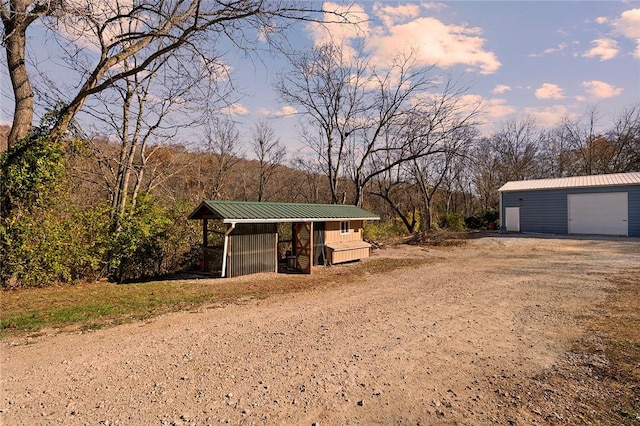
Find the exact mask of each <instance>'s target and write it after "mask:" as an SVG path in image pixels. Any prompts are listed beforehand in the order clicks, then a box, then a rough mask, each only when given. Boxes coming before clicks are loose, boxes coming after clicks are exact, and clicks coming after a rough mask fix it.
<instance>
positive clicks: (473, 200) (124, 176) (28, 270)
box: [0, 106, 640, 288]
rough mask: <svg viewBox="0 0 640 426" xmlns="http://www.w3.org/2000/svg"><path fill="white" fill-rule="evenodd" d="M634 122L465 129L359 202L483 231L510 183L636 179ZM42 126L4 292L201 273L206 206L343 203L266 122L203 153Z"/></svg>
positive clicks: (5, 255) (9, 166)
mask: <svg viewBox="0 0 640 426" xmlns="http://www.w3.org/2000/svg"><path fill="white" fill-rule="evenodd" d="M639 113H640V108H639V107H638V106H633V107H630V108H629V109H627V110H625V111H624V112H623V113H622V114H621V115H620V116H619V117H617V118H616V119H615V120H613V121H612V122H611V123H610V124H609V126H607V127H603V128H604V129H605V130H603V131H600V132H596V131H595V128H593V127H592V124H593V117H594V114H596V112H595V111H592V112H591V113H590V114H588V115H586V116H585V117H581V118H580V119H577V120H573V121H571V120H566V119H565V120H562V121H561V122H560V123H559V124H558V125H557V126H555V127H553V128H551V129H541V128H538V127H536V125H535V121H534V120H533V119H532V118H530V117H520V118H514V119H511V120H509V121H506V122H504V123H503V124H502V126H501V127H500V128H499V130H497V131H496V132H494V133H493V134H492V135H489V136H486V137H479V136H478V132H472V133H468V134H466V136H471V137H468V138H467V139H465V142H464V143H462V144H457V145H456V149H455V153H453V152H447V150H443V152H438V153H434V154H432V155H430V156H429V157H428V160H429V161H428V162H427V163H425V164H416V162H415V161H412V160H408V161H406V162H403V163H400V164H398V165H396V166H395V167H392V168H389V170H388V172H387V173H384V174H381V175H380V176H378V177H376V178H375V179H371V180H370V181H368V182H367V183H366V185H364V187H363V189H362V195H360V196H361V197H362V202H361V204H362V205H363V207H364V208H366V209H370V210H372V211H374V212H376V213H378V214H379V215H380V216H381V217H382V224H381V225H376V226H377V228H380V227H382V228H386V229H387V231H394V232H415V231H418V230H426V229H429V228H433V227H451V228H454V229H462V228H463V227H465V225H466V226H467V227H486V226H487V224H488V222H489V221H493V220H496V219H497V213H496V210H497V207H498V198H497V189H498V188H499V187H500V186H501V185H502V184H504V183H505V182H507V181H509V180H521V179H534V178H549V177H562V176H572V175H583V174H600V173H615V172H628V171H638V170H640V114H639ZM584 123H589V125H587V124H584ZM46 125H47V120H46V119H45V121H44V122H43V124H42V126H41V127H39V128H36V129H34V131H33V132H32V135H31V136H30V138H29V139H28V140H25V141H23V142H22V143H20V144H17V145H15V146H13V147H12V148H11V149H10V150H9V151H7V152H5V153H4V154H2V156H1V158H0V167H1V173H2V176H1V178H2V187H1V190H0V196H1V204H0V208H1V213H2V222H1V224H0V238H1V242H2V245H1V250H2V251H1V252H0V254H1V257H2V262H1V264H0V274H1V277H2V286H3V287H5V288H14V287H24V286H44V285H49V284H52V283H58V282H75V281H79V280H95V279H99V278H107V279H110V280H113V281H117V282H121V281H123V280H127V279H136V278H140V277H144V276H156V275H162V274H168V273H172V272H175V271H178V270H182V269H188V268H192V267H194V266H195V265H197V264H198V260H199V258H200V243H201V234H200V233H201V230H200V225H199V224H198V223H192V222H189V221H188V220H187V216H188V214H189V213H190V212H191V210H192V209H193V208H194V207H195V206H197V205H198V204H199V203H200V202H201V201H202V200H203V199H227V200H253V201H279V202H309V203H331V202H333V201H334V200H333V198H332V197H333V193H332V190H331V186H330V181H329V177H328V176H327V173H326V172H324V171H323V168H322V164H321V162H319V161H314V159H313V158H308V157H302V156H286V155H285V150H284V148H283V146H282V145H281V144H280V141H279V140H278V139H277V138H276V137H275V134H274V132H273V130H272V129H271V127H270V125H269V123H268V122H264V121H263V122H260V123H258V124H256V125H255V128H254V129H253V131H252V132H251V133H250V134H249V135H246V136H244V137H241V135H240V132H239V131H238V130H237V129H236V128H235V125H234V124H233V123H232V122H230V121H225V122H224V123H223V122H222V121H221V122H219V123H218V128H217V129H215V130H214V131H213V132H212V133H211V138H210V141H209V143H208V144H207V145H206V146H200V147H199V148H198V149H194V148H192V149H187V148H186V147H184V146H178V145H167V144H165V145H149V146H148V147H147V148H146V150H144V151H142V150H141V149H140V146H136V148H135V149H131V147H130V146H128V145H127V144H126V143H124V144H123V143H114V142H113V141H109V140H108V139H107V138H105V137H93V138H90V139H81V138H75V139H68V138H67V139H55V138H51V137H49V136H48V131H47V127H46ZM5 130H6V129H5ZM5 133H6V132H5ZM123 151H124V153H123ZM241 152H244V154H240V153H241ZM453 154H455V155H453ZM127 155H130V156H131V157H127ZM123 164H125V167H123V166H122V165H123ZM416 171H419V172H420V173H421V174H417V173H415V172H416ZM335 191H337V192H338V193H339V194H340V197H341V198H342V199H341V200H340V202H345V203H354V202H355V200H356V197H357V196H358V195H357V192H358V190H357V188H356V187H355V185H354V183H353V181H352V180H351V179H350V178H349V176H348V175H342V176H340V177H339V178H338V179H337V180H336V182H335Z"/></svg>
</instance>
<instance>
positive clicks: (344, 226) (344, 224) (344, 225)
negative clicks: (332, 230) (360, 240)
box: [340, 220, 350, 235]
mask: <svg viewBox="0 0 640 426" xmlns="http://www.w3.org/2000/svg"><path fill="white" fill-rule="evenodd" d="M349 228H350V226H349V221H348V220H343V221H341V222H340V235H346V234H348V233H349Z"/></svg>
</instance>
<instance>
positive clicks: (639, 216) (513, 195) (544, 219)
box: [500, 185, 640, 237]
mask: <svg viewBox="0 0 640 426" xmlns="http://www.w3.org/2000/svg"><path fill="white" fill-rule="evenodd" d="M611 192H626V193H627V194H628V203H629V217H628V220H629V236H630V237H640V186H637V185H630V186H611V187H595V188H567V189H555V190H540V191H508V192H503V193H502V211H501V212H500V213H501V217H505V216H504V214H505V209H506V208H507V207H520V232H533V233H551V234H567V233H568V232H569V231H568V226H569V225H568V211H567V197H568V195H569V194H598V193H611Z"/></svg>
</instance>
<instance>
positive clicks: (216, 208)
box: [189, 200, 380, 223]
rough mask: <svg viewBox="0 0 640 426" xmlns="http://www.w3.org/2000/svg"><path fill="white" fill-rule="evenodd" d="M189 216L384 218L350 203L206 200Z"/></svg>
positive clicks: (226, 218)
mask: <svg viewBox="0 0 640 426" xmlns="http://www.w3.org/2000/svg"><path fill="white" fill-rule="evenodd" d="M189 219H221V220H223V221H224V223H231V222H236V223H243V222H244V223H275V222H331V221H339V220H380V217H379V216H376V215H375V214H373V213H371V212H368V211H366V210H363V209H361V208H358V207H356V206H351V205H347V204H307V203H262V202H254V201H217V200H215V201H214V200H205V201H203V202H202V203H201V204H200V206H198V207H197V208H196V209H195V210H194V211H193V213H191V214H190V215H189Z"/></svg>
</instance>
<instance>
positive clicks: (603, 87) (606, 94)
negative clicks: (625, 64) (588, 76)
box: [582, 80, 623, 99]
mask: <svg viewBox="0 0 640 426" xmlns="http://www.w3.org/2000/svg"><path fill="white" fill-rule="evenodd" d="M582 87H584V88H585V90H586V91H587V93H589V94H590V95H591V96H593V97H595V98H598V99H605V98H612V97H614V96H618V95H619V94H621V93H622V90H623V89H622V88H619V87H615V86H612V85H610V84H609V83H605V82H604V81H598V80H591V81H583V82H582Z"/></svg>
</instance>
